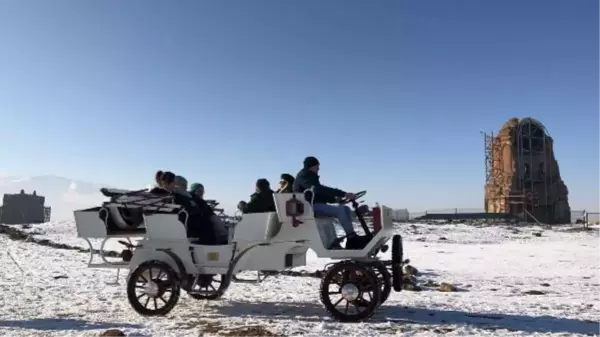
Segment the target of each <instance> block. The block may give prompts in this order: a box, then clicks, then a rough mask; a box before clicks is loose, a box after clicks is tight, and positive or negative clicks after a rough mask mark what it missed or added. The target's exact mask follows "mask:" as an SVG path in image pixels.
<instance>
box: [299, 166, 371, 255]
mask: <svg viewBox="0 0 600 337" xmlns="http://www.w3.org/2000/svg"><path fill="white" fill-rule="evenodd" d="M319 169H320V163H319V160H318V159H317V158H315V157H306V158H305V159H304V167H303V168H302V170H300V172H298V175H296V180H295V181H294V186H293V191H294V192H295V193H303V192H304V191H306V190H308V189H310V188H314V195H313V196H312V198H313V212H314V213H315V215H317V216H319V215H320V216H327V217H332V218H337V219H338V221H339V222H340V225H342V228H343V229H344V232H346V237H345V238H346V239H347V241H346V242H347V243H346V249H357V248H359V247H360V248H362V247H361V246H364V242H365V241H366V237H364V236H359V235H358V234H357V233H356V231H355V230H354V225H353V223H352V213H351V212H352V211H351V210H350V208H349V207H348V206H344V205H330V204H333V203H338V199H341V198H346V199H349V200H351V199H354V193H349V192H345V191H342V190H340V189H337V188H332V187H328V186H325V185H322V184H321V182H320V180H319V174H318V173H319ZM343 239H344V237H342V238H338V239H337V240H335V241H334V242H333V243H332V244H331V246H330V247H329V249H339V248H341V247H340V246H339V244H340V242H341V241H342V240H343ZM360 248H359V249H360Z"/></svg>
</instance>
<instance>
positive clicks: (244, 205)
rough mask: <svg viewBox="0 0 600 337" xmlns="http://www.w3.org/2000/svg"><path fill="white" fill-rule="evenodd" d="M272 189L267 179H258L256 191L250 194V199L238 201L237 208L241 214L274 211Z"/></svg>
mask: <svg viewBox="0 0 600 337" xmlns="http://www.w3.org/2000/svg"><path fill="white" fill-rule="evenodd" d="M273 193H274V192H273V190H272V189H271V184H270V183H269V181H268V180H267V179H258V180H257V181H256V192H255V193H253V194H252V195H251V196H250V201H249V202H245V201H240V202H239V203H238V209H239V210H240V211H241V212H242V213H243V214H250V213H265V212H275V201H274V200H273Z"/></svg>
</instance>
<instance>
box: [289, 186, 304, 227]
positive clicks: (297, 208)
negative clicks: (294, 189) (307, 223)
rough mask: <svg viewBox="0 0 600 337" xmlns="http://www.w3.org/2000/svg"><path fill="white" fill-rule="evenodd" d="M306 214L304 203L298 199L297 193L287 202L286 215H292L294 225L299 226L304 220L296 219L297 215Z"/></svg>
mask: <svg viewBox="0 0 600 337" xmlns="http://www.w3.org/2000/svg"><path fill="white" fill-rule="evenodd" d="M302 214H304V204H303V203H302V201H300V200H298V199H296V195H295V194H293V195H292V199H290V200H288V201H286V203H285V215H287V216H291V217H292V226H294V227H298V225H300V224H301V223H302V221H300V220H298V219H296V217H297V216H300V215H302Z"/></svg>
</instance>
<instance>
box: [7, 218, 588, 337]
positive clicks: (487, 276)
mask: <svg viewBox="0 0 600 337" xmlns="http://www.w3.org/2000/svg"><path fill="white" fill-rule="evenodd" d="M398 227H399V228H398V231H399V232H400V233H401V234H402V235H403V237H404V240H405V244H404V249H405V257H406V258H409V259H410V260H411V265H413V266H415V267H416V268H417V269H419V271H420V272H421V275H419V282H422V283H424V282H427V281H430V282H432V283H440V282H447V283H451V284H453V285H455V286H456V287H458V288H459V290H460V291H458V292H439V291H437V290H436V288H427V287H424V288H423V291H419V292H414V291H402V292H400V293H394V292H392V295H391V296H390V298H389V300H388V301H387V302H386V303H385V304H384V305H383V306H381V308H380V309H379V310H378V311H377V313H376V314H375V315H374V316H373V317H372V319H371V320H370V321H368V322H366V323H360V324H353V323H350V324H349V323H345V324H343V323H337V322H335V321H333V320H332V319H330V318H329V317H328V315H327V312H326V311H325V309H324V308H323V306H322V304H321V303H320V301H319V293H318V290H319V283H320V280H319V279H316V278H310V277H290V276H277V277H273V278H269V279H267V280H266V281H265V282H264V283H262V284H260V285H249V284H238V283H233V284H232V285H231V287H230V288H229V290H228V292H227V293H226V294H225V296H224V297H223V298H222V299H221V300H218V301H212V302H201V301H196V300H194V299H192V298H190V297H189V296H187V295H185V294H182V297H181V299H180V301H179V304H178V305H177V306H176V308H175V309H174V310H173V311H172V312H171V313H170V314H169V315H168V316H166V317H158V318H144V317H142V316H139V315H138V314H137V313H135V312H134V311H133V309H131V308H130V306H129V303H128V302H127V297H126V294H125V285H124V278H123V277H122V278H121V284H120V285H116V286H115V285H108V284H107V283H111V282H113V281H114V278H115V272H114V271H111V270H94V269H88V268H86V262H87V255H86V254H84V253H79V252H77V251H72V250H61V249H54V248H49V247H44V246H40V245H38V244H34V243H23V242H22V241H12V240H9V239H8V238H7V237H6V236H5V235H0V244H1V245H2V246H4V247H5V249H6V250H7V252H10V254H11V255H12V256H14V257H15V259H16V260H17V261H18V263H19V265H20V266H21V267H22V268H23V270H24V271H25V273H21V271H20V270H19V268H18V267H17V266H16V265H15V264H14V263H13V262H12V261H11V259H10V258H9V254H8V253H7V252H3V253H0V263H2V278H0V288H1V291H2V296H1V297H0V335H7V336H8V335H10V336H90V335H98V334H99V333H100V332H102V331H104V330H107V329H110V328H116V329H120V330H122V331H124V332H125V333H126V334H128V335H130V336H199V335H201V334H202V333H204V335H205V336H212V335H215V336H217V335H223V336H233V335H238V336H239V335H246V336H249V335H250V334H249V333H248V332H243V331H242V330H240V328H241V327H243V326H253V327H261V328H262V329H263V330H262V331H258V334H257V335H259V334H262V335H265V334H268V332H271V333H273V334H276V335H285V336H300V335H307V336H359V335H360V336H376V335H377V336H386V335H398V336H439V335H444V336H465V335H471V336H532V335H536V336H585V335H598V334H599V317H600V274H599V272H600V267H599V262H600V251H599V247H600V245H599V234H598V233H599V231H598V229H597V228H595V229H594V230H593V231H588V232H577V231H568V230H544V229H541V228H537V227H521V228H517V227H508V226H506V227H501V226H482V227H479V228H477V227H472V226H467V225H424V224H415V225H409V224H404V225H399V226H398ZM29 230H30V231H32V232H33V233H38V234H35V235H34V237H36V238H47V239H49V240H51V241H56V242H59V243H65V244H69V245H72V246H81V247H82V248H83V247H85V243H84V241H83V240H82V239H78V238H76V235H75V230H74V225H73V223H72V222H60V223H52V224H44V225H41V226H38V227H35V228H34V229H29ZM538 233H539V234H540V236H537V235H538ZM96 248H97V247H96ZM108 248H109V249H114V250H120V249H121V247H120V245H111V246H109V247H108ZM327 262H328V261H326V260H323V259H317V258H315V257H314V255H311V256H310V261H309V262H308V265H307V266H306V267H302V268H298V270H316V269H320V268H322V267H323V266H324V265H325V264H326V263H327ZM532 290H533V291H540V293H538V294H539V295H528V294H527V293H528V292H531V291H532ZM265 329H266V330H265Z"/></svg>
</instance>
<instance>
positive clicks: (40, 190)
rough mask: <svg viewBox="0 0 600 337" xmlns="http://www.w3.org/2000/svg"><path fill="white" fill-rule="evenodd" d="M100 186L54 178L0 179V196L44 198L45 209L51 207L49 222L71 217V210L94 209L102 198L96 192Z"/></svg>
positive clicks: (7, 177)
mask: <svg viewBox="0 0 600 337" xmlns="http://www.w3.org/2000/svg"><path fill="white" fill-rule="evenodd" d="M107 186H108V185H100V184H95V183H90V182H85V181H79V180H73V179H70V178H65V177H59V176H55V175H44V176H35V177H23V176H5V177H0V194H4V193H19V192H20V191H21V190H24V191H25V193H32V192H33V191H36V193H37V194H38V195H43V196H44V197H46V202H45V205H46V206H50V207H52V220H53V221H54V220H67V219H72V218H73V210H75V209H78V208H83V207H91V206H95V205H97V204H98V203H100V202H102V201H103V200H105V199H106V198H105V197H104V196H103V195H102V194H101V193H100V188H102V187H107Z"/></svg>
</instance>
